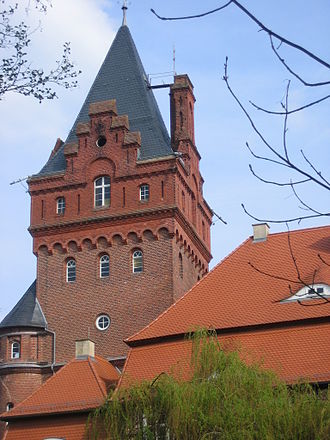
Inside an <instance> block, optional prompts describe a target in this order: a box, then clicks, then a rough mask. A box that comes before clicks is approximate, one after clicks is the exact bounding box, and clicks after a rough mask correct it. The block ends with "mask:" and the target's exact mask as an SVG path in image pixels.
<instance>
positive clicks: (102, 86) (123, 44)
mask: <svg viewBox="0 0 330 440" xmlns="http://www.w3.org/2000/svg"><path fill="white" fill-rule="evenodd" d="M110 99H116V103H117V109H118V114H119V115H124V114H125V115H128V118H129V124H130V130H131V131H140V133H141V139H142V143H141V149H140V157H139V158H140V159H149V158H155V157H161V156H167V155H169V154H172V152H173V151H172V149H171V142H170V138H169V135H168V133H167V130H166V127H165V124H164V121H163V119H162V116H161V114H160V111H159V108H158V105H157V102H156V99H155V97H154V94H153V92H152V90H151V89H150V88H149V87H148V79H147V75H146V73H145V71H144V68H143V65H142V62H141V59H140V57H139V54H138V52H137V49H136V47H135V44H134V41H133V39H132V36H131V33H130V31H129V29H128V27H127V26H126V25H123V26H121V27H120V28H119V30H118V32H117V35H116V37H115V39H114V41H113V43H112V45H111V47H110V49H109V52H108V53H107V55H106V57H105V60H104V62H103V64H102V66H101V68H100V70H99V72H98V74H97V76H96V78H95V81H94V83H93V85H92V87H91V89H90V91H89V93H88V95H87V98H86V100H85V102H84V104H83V106H82V108H81V110H80V112H79V114H78V117H77V119H76V121H75V123H74V124H73V127H72V129H71V131H70V133H69V136H68V137H67V139H66V142H65V143H71V142H76V141H77V137H76V126H77V124H78V123H79V122H83V123H86V122H89V115H88V109H89V105H90V104H91V103H93V102H100V101H106V100H110ZM65 167H66V161H65V157H64V145H63V146H62V147H61V148H60V149H59V150H58V152H57V153H56V154H55V155H54V156H52V157H51V158H50V159H49V160H48V162H47V163H46V165H45V166H44V167H43V168H42V170H41V171H40V173H39V174H48V173H55V172H59V171H64V170H65Z"/></svg>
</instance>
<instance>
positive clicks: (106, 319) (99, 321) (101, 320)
mask: <svg viewBox="0 0 330 440" xmlns="http://www.w3.org/2000/svg"><path fill="white" fill-rule="evenodd" d="M110 324H111V319H110V316H109V315H107V314H106V313H102V315H99V316H98V317H97V318H96V321H95V325H96V328H97V329H98V330H100V331H102V332H104V331H105V330H108V328H109V327H110Z"/></svg>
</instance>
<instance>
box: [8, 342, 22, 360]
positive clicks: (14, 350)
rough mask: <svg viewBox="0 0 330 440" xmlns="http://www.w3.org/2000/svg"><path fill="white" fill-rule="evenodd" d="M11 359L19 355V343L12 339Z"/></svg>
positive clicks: (17, 357)
mask: <svg viewBox="0 0 330 440" xmlns="http://www.w3.org/2000/svg"><path fill="white" fill-rule="evenodd" d="M10 357H11V359H19V358H20V357H21V344H20V343H19V342H18V341H13V342H12V343H11V347H10Z"/></svg>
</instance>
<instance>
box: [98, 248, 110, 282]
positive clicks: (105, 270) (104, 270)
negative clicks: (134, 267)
mask: <svg viewBox="0 0 330 440" xmlns="http://www.w3.org/2000/svg"><path fill="white" fill-rule="evenodd" d="M109 275H110V258H109V255H107V254H104V255H102V256H101V258H100V278H106V277H108V276H109Z"/></svg>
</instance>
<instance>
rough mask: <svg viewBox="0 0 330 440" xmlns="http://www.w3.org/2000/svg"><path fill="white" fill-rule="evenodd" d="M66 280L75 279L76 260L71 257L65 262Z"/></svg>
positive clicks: (71, 281)
mask: <svg viewBox="0 0 330 440" xmlns="http://www.w3.org/2000/svg"><path fill="white" fill-rule="evenodd" d="M66 281H67V282H68V283H74V282H75V281H76V262H75V260H73V259H71V260H68V261H67V263H66Z"/></svg>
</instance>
